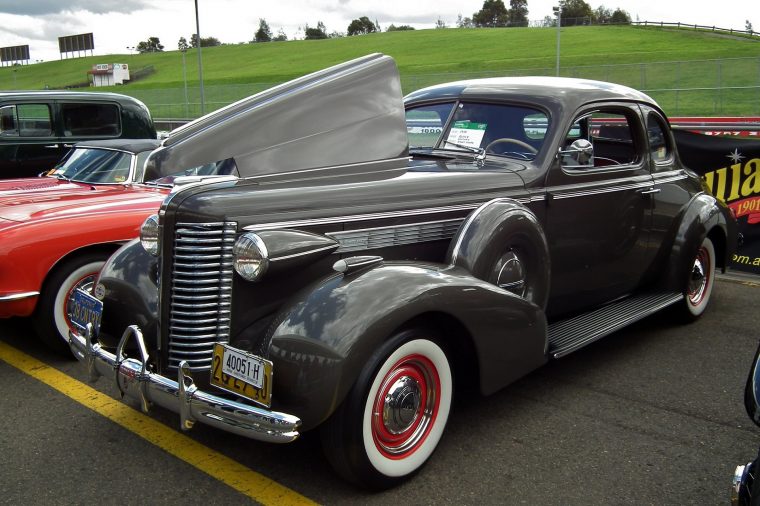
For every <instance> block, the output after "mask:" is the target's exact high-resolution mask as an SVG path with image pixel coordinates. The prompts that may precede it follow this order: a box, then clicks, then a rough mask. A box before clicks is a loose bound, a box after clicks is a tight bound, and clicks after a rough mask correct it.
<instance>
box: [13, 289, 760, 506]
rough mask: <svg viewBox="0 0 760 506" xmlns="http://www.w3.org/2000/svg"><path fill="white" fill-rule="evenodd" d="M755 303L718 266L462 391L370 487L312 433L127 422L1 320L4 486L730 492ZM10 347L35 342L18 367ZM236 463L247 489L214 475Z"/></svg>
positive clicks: (21, 490)
mask: <svg viewBox="0 0 760 506" xmlns="http://www.w3.org/2000/svg"><path fill="white" fill-rule="evenodd" d="M758 302H760V284H758V283H750V282H738V281H728V280H720V281H719V282H718V283H717V284H716V287H715V292H714V298H713V301H712V306H711V307H710V309H709V310H708V313H707V314H705V315H704V316H703V318H702V319H701V320H700V321H698V322H696V323H693V324H690V325H680V324H678V323H676V322H674V321H673V318H672V315H671V314H670V313H668V312H663V313H660V314H658V315H655V316H654V317H651V318H649V319H647V320H644V321H642V322H639V323H638V324H636V325H634V326H632V327H629V328H628V329H625V330H623V331H621V332H618V333H617V334H614V335H612V336H610V337H607V338H605V339H604V340H602V341H600V342H598V343H595V344H593V345H591V346H589V347H587V348H585V349H583V350H581V351H578V352H576V353H574V354H571V355H569V356H568V357H566V358H564V359H562V360H560V361H557V362H553V363H550V364H548V365H547V366H545V367H543V368H542V369H540V370H538V371H536V372H534V373H532V374H530V375H528V376H526V377H525V378H523V379H521V380H520V381H518V382H517V383H515V384H513V385H511V386H509V387H507V388H506V389H504V390H502V391H500V392H498V393H497V394H495V395H493V396H491V397H487V398H468V399H463V398H460V399H458V402H457V404H456V406H455V408H454V412H453V414H452V417H451V419H450V422H449V426H448V428H447V431H446V434H445V435H444V438H443V440H442V442H441V445H440V447H439V448H438V450H437V451H436V453H435V454H434V455H433V457H432V459H431V461H430V462H428V464H427V465H426V466H425V467H424V468H423V469H422V471H421V472H420V473H419V474H418V475H417V476H415V477H414V478H413V479H412V480H410V481H409V482H407V483H405V484H404V485H403V486H400V487H397V488H395V489H393V490H389V491H386V492H382V493H375V494H370V493H366V492H364V491H362V490H358V489H356V488H354V487H352V486H349V485H347V484H345V483H344V482H342V481H341V480H340V479H339V478H338V477H337V476H336V475H335V474H334V473H333V472H332V470H331V469H330V467H329V465H328V463H327V461H326V460H325V458H324V457H323V456H322V453H321V449H320V442H319V438H318V437H317V435H316V434H306V435H305V436H304V437H302V438H301V439H300V440H298V441H297V442H295V443H293V444H290V445H285V446H275V445H267V444H263V443H257V442H251V441H248V440H246V439H244V438H240V437H236V436H232V435H229V434H223V433H221V432H217V431H215V430H213V429H211V428H208V427H203V426H199V427H197V428H196V429H194V431H193V432H191V433H189V434H188V436H189V439H184V438H185V436H183V435H181V434H180V431H179V428H178V421H177V418H176V417H175V416H174V415H173V414H172V413H169V412H166V411H155V412H154V413H153V414H152V415H151V417H150V419H151V420H157V421H158V422H159V423H158V424H157V426H158V429H155V428H153V427H152V426H151V425H149V424H148V423H147V422H145V421H138V422H136V423H135V424H132V425H131V428H130V429H127V428H125V427H124V425H123V424H121V422H120V421H119V420H118V417H119V416H120V415H117V414H114V415H109V416H110V418H109V417H107V416H104V414H103V409H100V408H98V411H94V410H93V409H95V408H92V407H85V406H84V405H83V404H82V403H83V402H90V401H95V400H96V398H97V396H96V395H94V394H92V393H87V391H86V390H81V391H82V392H85V393H84V394H81V392H80V393H79V394H78V393H77V392H78V391H79V390H80V387H79V386H78V385H81V383H79V382H85V381H86V380H85V374H84V372H83V370H82V369H81V368H80V366H79V365H78V364H77V363H76V362H73V361H71V360H66V359H63V358H60V357H57V356H55V355H52V354H50V353H48V352H47V351H46V350H45V349H44V348H43V347H42V346H41V345H40V344H38V342H37V340H36V339H34V338H33V337H32V334H31V332H30V331H29V330H28V328H27V327H28V322H27V321H25V320H21V319H14V320H6V321H0V352H2V349H5V350H6V353H5V355H2V353H0V357H3V356H4V357H5V358H0V385H2V387H3V393H2V395H0V419H1V420H2V422H1V423H0V427H1V428H0V454H1V455H2V458H1V459H0V491H2V494H0V503H2V504H22V503H24V504H85V503H102V504H117V503H118V504H136V503H141V504H145V503H150V504H176V503H179V502H181V503H183V504H188V505H189V504H209V503H218V504H244V503H246V502H248V501H251V502H256V501H255V499H251V497H253V498H257V499H258V501H259V502H263V503H273V504H284V503H287V502H293V503H297V502H308V501H309V500H311V501H314V502H317V503H322V504H393V503H399V504H434V503H438V504H475V503H478V504H563V505H568V504H579V505H580V504H583V505H586V504H637V505H638V504H657V505H661V504H674V505H675V504H699V505H703V504H727V503H728V499H729V486H730V481H731V477H732V473H733V469H734V467H735V466H736V464H738V463H746V462H747V461H748V460H750V459H751V458H752V457H753V454H756V453H757V448H758V445H760V428H758V427H756V426H755V425H754V424H753V423H752V422H751V421H750V420H749V418H748V417H747V415H746V413H745V411H744V407H743V403H742V399H743V389H744V383H745V380H746V376H747V372H748V370H749V367H750V363H751V360H752V358H753V354H754V351H755V349H756V348H757V344H758V340H759V339H760V314H759V313H758V310H757V308H758ZM7 350H11V352H7ZM15 350H18V351H20V352H21V353H20V354H18V355H16V354H15V353H16V351H15ZM8 353H11V354H10V355H9V354H8ZM18 356H20V357H32V359H31V361H29V362H28V364H27V366H28V367H27V369H26V371H22V370H20V369H19V368H18V364H17V357H18ZM8 357H11V358H8ZM18 360H20V359H18ZM36 361H41V362H43V363H44V364H47V365H48V366H50V367H52V369H50V371H51V372H52V373H53V374H57V373H58V372H62V373H63V374H65V375H66V377H67V382H68V381H71V382H72V385H74V386H73V387H72V389H71V390H70V391H69V393H68V394H64V393H61V392H60V391H59V390H56V389H54V388H52V387H51V386H48V384H45V383H43V382H41V381H39V380H38V379H36V378H35V377H33V375H35V374H38V373H39V372H40V371H42V372H44V371H46V370H48V368H46V367H44V366H43V365H40V364H38V363H37V362H36ZM12 363H13V365H12ZM54 377H57V376H54ZM54 381H60V380H54ZM67 384H68V383H67ZM95 387H96V388H97V390H98V391H100V392H105V393H107V394H108V396H109V398H117V396H116V395H115V389H114V388H113V387H112V385H110V384H107V383H106V382H105V381H104V380H102V379H101V381H100V382H99V383H96V384H95ZM77 395H79V396H80V397H79V398H81V399H82V400H80V401H78V400H74V399H75V398H77ZM107 400H109V399H107ZM96 403H100V404H102V405H105V404H107V403H103V402H102V401H96ZM140 420H147V419H140ZM148 433H150V434H148ZM151 434H152V435H151ZM175 438H178V439H175ZM189 449H192V452H191V453H188V452H189V451H190V450H189ZM175 450H176V451H175ZM183 452H184V453H183ZM177 455H180V456H182V455H185V456H186V457H187V456H188V455H189V456H190V457H189V458H190V459H191V460H192V459H194V460H195V464H197V465H198V467H194V465H191V464H189V463H188V462H186V461H185V460H182V458H179V457H177ZM199 467H200V469H199ZM201 469H203V470H201ZM209 469H211V471H210V470H209ZM241 470H243V471H245V472H244V473H243V471H241ZM231 473H232V474H234V473H238V474H239V476H238V477H240V478H241V479H253V480H254V481H253V484H252V485H251V486H250V487H249V488H250V489H251V490H253V492H252V493H250V494H248V495H244V494H243V493H241V492H239V491H237V490H240V489H239V488H238V489H237V490H236V489H235V488H232V487H230V486H228V485H227V484H225V482H224V481H222V480H220V479H219V476H229V475H230V474H231ZM240 473H243V474H240ZM245 473H249V474H245ZM270 480H271V481H270ZM267 490H268V491H269V492H271V493H267ZM278 494H279V495H278Z"/></svg>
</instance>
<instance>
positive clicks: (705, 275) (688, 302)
mask: <svg viewBox="0 0 760 506" xmlns="http://www.w3.org/2000/svg"><path fill="white" fill-rule="evenodd" d="M714 285H715V248H714V247H713V243H712V241H711V240H710V238H709V237H705V240H704V241H702V244H701V245H700V246H699V249H698V250H697V254H696V256H695V258H694V261H693V263H692V265H691V266H690V268H689V271H688V279H687V280H686V289H685V290H684V299H685V300H684V303H683V306H682V307H683V311H682V313H683V314H684V316H685V317H686V319H687V320H696V319H697V318H699V317H700V316H701V315H702V313H704V312H705V310H706V309H707V306H708V304H709V303H710V297H711V296H712V290H713V286H714Z"/></svg>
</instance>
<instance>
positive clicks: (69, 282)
mask: <svg viewBox="0 0 760 506" xmlns="http://www.w3.org/2000/svg"><path fill="white" fill-rule="evenodd" d="M106 258H107V256H106V255H103V254H94V253H91V254H86V255H82V256H80V257H75V258H71V259H69V260H67V261H65V262H63V263H62V264H61V265H59V266H58V267H56V268H55V269H54V270H53V271H52V273H51V274H50V276H49V277H48V279H47V280H46V281H45V285H44V286H43V289H42V293H41V294H40V301H39V303H38V305H37V309H36V310H35V314H34V322H33V324H34V328H35V330H36V331H37V335H38V336H39V337H40V339H41V340H42V342H43V343H45V344H46V345H47V346H48V347H49V348H50V349H52V350H53V351H56V352H58V353H60V354H63V355H66V356H70V355H71V351H70V349H69V345H68V339H69V327H70V326H71V322H70V321H69V316H68V313H69V309H68V305H69V299H70V298H71V295H72V294H73V293H74V290H76V289H77V288H81V289H83V290H89V289H90V288H91V287H92V284H93V283H94V282H95V277H96V276H97V274H98V272H99V271H100V268H101V267H103V263H104V262H105V261H106Z"/></svg>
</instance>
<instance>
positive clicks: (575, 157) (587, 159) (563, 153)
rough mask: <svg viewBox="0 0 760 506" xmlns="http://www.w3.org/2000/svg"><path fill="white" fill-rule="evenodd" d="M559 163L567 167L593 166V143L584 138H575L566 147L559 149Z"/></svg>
mask: <svg viewBox="0 0 760 506" xmlns="http://www.w3.org/2000/svg"><path fill="white" fill-rule="evenodd" d="M559 156H560V163H561V164H562V166H563V167H568V168H586V167H593V166H594V145H593V144H591V143H590V142H589V141H588V140H586V139H577V140H575V141H573V143H572V144H570V147H569V148H568V149H560V150H559Z"/></svg>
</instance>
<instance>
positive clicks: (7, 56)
mask: <svg viewBox="0 0 760 506" xmlns="http://www.w3.org/2000/svg"><path fill="white" fill-rule="evenodd" d="M18 62H21V63H24V62H26V63H27V64H28V63H29V45H25V46H8V47H0V64H1V65H2V66H3V67H4V66H5V65H6V64H8V65H9V66H10V65H14V64H16V63H18Z"/></svg>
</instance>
